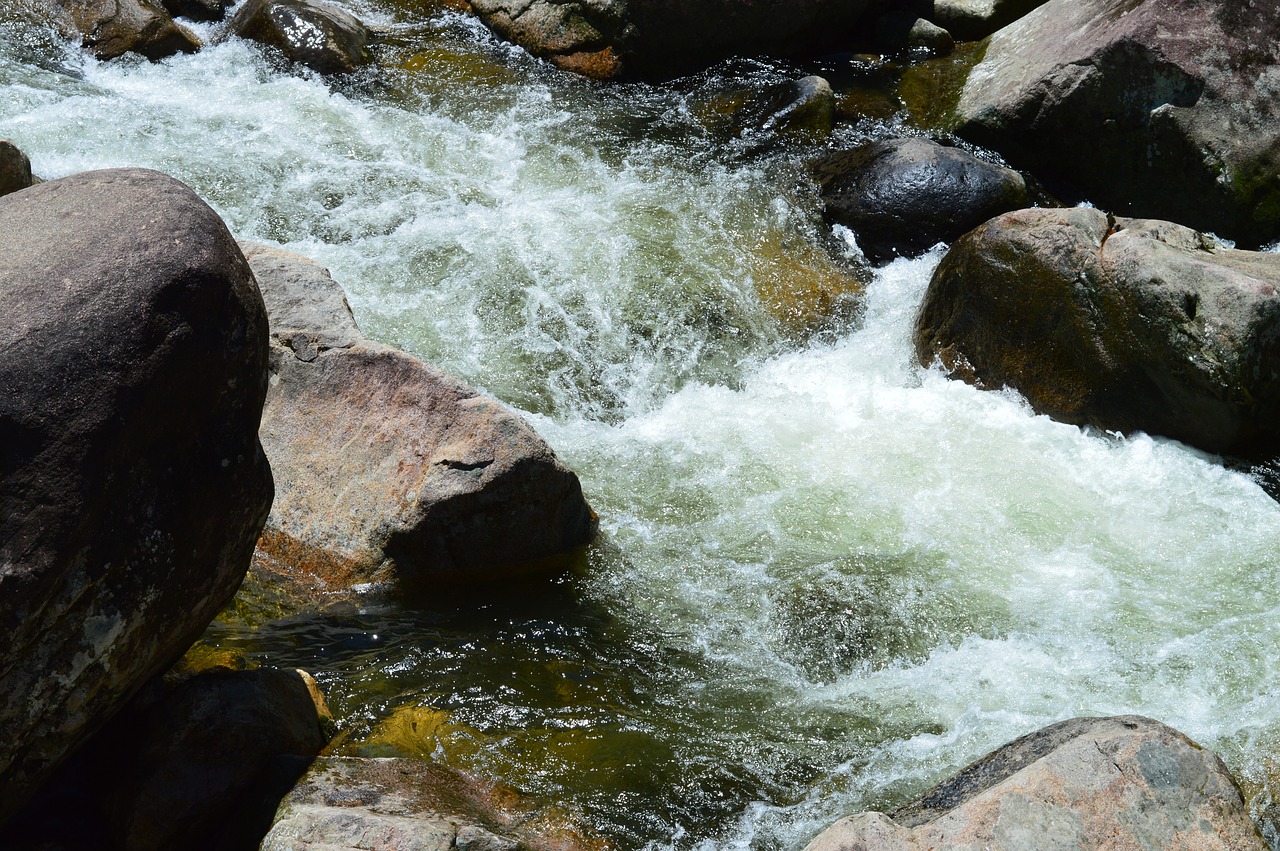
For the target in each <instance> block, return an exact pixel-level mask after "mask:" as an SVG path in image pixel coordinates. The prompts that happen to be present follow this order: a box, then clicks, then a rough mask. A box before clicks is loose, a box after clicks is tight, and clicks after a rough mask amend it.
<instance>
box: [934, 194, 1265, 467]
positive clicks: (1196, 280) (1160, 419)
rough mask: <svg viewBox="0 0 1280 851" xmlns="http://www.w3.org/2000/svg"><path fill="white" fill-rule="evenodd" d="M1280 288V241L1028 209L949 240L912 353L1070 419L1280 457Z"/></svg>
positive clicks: (1095, 213)
mask: <svg viewBox="0 0 1280 851" xmlns="http://www.w3.org/2000/svg"><path fill="white" fill-rule="evenodd" d="M1278 288H1280V255H1277V254H1271V253H1265V252H1253V251H1239V250H1235V249H1229V248H1227V247H1225V246H1224V245H1222V244H1221V243H1219V242H1217V241H1216V240H1214V239H1213V238H1211V237H1208V236H1206V235H1204V234H1201V233H1198V232H1196V231H1193V230H1190V229H1189V228H1184V227H1181V226H1180V225H1175V224H1172V223H1170V222H1161V221H1155V220H1150V219H1125V218H1115V217H1111V218H1109V217H1108V216H1107V215H1106V214H1105V213H1102V212H1101V211H1099V210H1094V209H1088V208H1074V209H1065V210H1041V209H1034V210H1019V211H1017V212H1014V213H1008V214H1005V215H1002V216H998V217H996V218H994V219H992V220H991V221H989V222H986V223H985V224H983V225H982V226H980V227H979V228H977V229H975V230H973V231H971V232H970V233H968V234H966V235H965V236H964V237H962V238H961V239H959V240H957V241H956V242H955V243H954V244H953V245H952V246H951V250H950V251H949V252H948V253H947V255H946V256H945V257H944V258H943V260H942V262H941V263H940V264H939V265H938V268H937V270H936V271H935V272H934V275H933V279H932V280H931V281H930V283H929V289H928V291H927V293H926V295H925V301H924V304H923V306H922V307H921V310H920V314H919V316H918V318H917V321H916V329H915V343H916V352H917V354H918V355H919V357H920V360H921V362H922V363H925V364H928V363H931V362H933V361H934V360H935V359H937V360H940V361H941V363H942V365H943V366H944V367H946V368H947V369H948V370H950V371H951V373H952V374H953V375H955V376H956V377H958V378H962V379H964V380H966V381H969V382H972V383H975V384H978V385H979V386H981V387H985V388H991V389H997V388H1000V387H1004V386H1008V387H1013V388H1015V389H1016V390H1018V391H1019V392H1021V393H1022V394H1023V395H1024V396H1026V397H1027V400H1028V401H1029V402H1030V403H1031V405H1032V407H1034V408H1035V409H1036V410H1037V411H1039V412H1041V413H1044V414H1048V415H1049V416H1051V417H1054V418H1055V419H1058V420H1061V421H1063V422H1069V423H1075V424H1080V425H1091V426H1094V427H1096V428H1099V429H1104V430H1111V431H1121V432H1133V431H1146V432H1150V433H1153V434H1161V435H1166V436H1168V437H1173V438H1176V439H1178V440H1182V441H1184V442H1186V443H1189V444H1191V445H1193V446H1197V447H1199V448H1201V449H1205V450H1207V451H1209V452H1215V453H1224V454H1231V455H1237V456H1241V457H1246V458H1247V457H1272V456H1273V455H1274V454H1275V453H1276V452H1277V451H1280V293H1278Z"/></svg>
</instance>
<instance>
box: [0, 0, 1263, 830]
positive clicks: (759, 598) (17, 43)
mask: <svg viewBox="0 0 1280 851" xmlns="http://www.w3.org/2000/svg"><path fill="white" fill-rule="evenodd" d="M355 9H356V11H357V12H358V13H359V14H360V15H361V16H362V17H363V18H364V19H365V20H367V21H369V22H371V23H373V24H375V25H377V26H379V27H381V28H383V29H384V30H385V31H387V32H388V33H389V40H388V43H387V44H386V45H385V46H384V47H382V48H381V53H380V66H379V67H378V68H376V69H373V70H371V71H368V72H367V73H362V74H359V75H357V76H356V77H354V78H352V79H350V80H346V81H341V82H326V81H324V80H322V79H319V78H316V77H312V76H310V75H307V74H300V73H296V72H289V71H287V70H284V69H281V68H279V67H276V66H274V65H273V64H271V63H270V62H268V61H266V60H264V59H263V58H262V55H261V54H260V53H259V52H258V51H257V50H256V49H254V48H253V47H251V46H249V45H247V44H245V43H242V42H239V41H235V40H232V41H229V42H227V43H223V44H220V45H216V46H213V47H209V48H207V49H205V50H203V51H201V52H200V53H198V54H196V55H193V56H182V57H176V58H173V59H170V60H166V61H164V62H161V63H158V64H150V63H147V62H145V61H141V60H136V61H135V60H133V59H124V60H120V61H117V62H114V63H98V62H96V61H93V60H90V59H85V58H84V57H82V56H80V55H79V54H78V52H75V51H71V52H68V53H67V54H66V56H65V58H64V59H62V60H61V63H60V64H59V63H57V62H47V61H46V62H40V63H37V62H33V61H32V60H31V57H32V55H33V53H32V51H31V50H30V49H28V48H26V47H24V46H23V45H22V43H21V39H18V38H15V37H14V34H13V31H9V32H8V34H7V35H4V36H3V37H0V137H7V138H11V139H13V140H14V141H15V142H16V143H17V144H18V145H19V146H20V147H21V148H23V149H24V150H25V151H27V152H28V153H29V154H30V155H31V159H32V164H33V167H34V170H35V171H36V173H38V174H40V175H41V176H43V177H45V178H53V177H59V176H62V175H66V174H70V173H73V172H76V171H81V170H84V169H89V168H100V167H109V166H125V165H130V166H148V167H152V168H156V169H160V170H162V171H165V172H167V173H169V174H172V175H174V176H176V177H178V178H180V179H182V180H184V181H186V182H187V183H189V184H190V185H191V186H192V187H194V188H195V189H196V191H197V192H199V193H200V194H201V195H202V196H203V197H204V198H206V199H207V200H208V201H209V202H210V203H211V204H212V205H213V206H214V207H215V208H216V209H217V211H218V212H219V213H220V214H221V215H222V216H223V217H224V219H225V220H226V221H227V223H228V225H229V226H230V227H231V229H232V230H233V231H234V232H235V233H236V234H237V235H239V236H242V237H248V238H253V239H260V240H268V241H272V242H275V243H278V244H281V245H284V246H286V247H287V248H289V249H291V250H294V251H297V252H299V253H302V254H305V255H308V256H311V257H314V258H316V259H317V260H319V261H321V262H323V263H324V264H326V265H327V266H329V267H330V268H331V269H332V271H333V274H334V276H335V278H336V279H337V280H339V281H340V282H341V283H342V284H343V285H344V286H345V287H346V289H347V291H348V293H349V295H350V300H351V304H352V307H353V310H354V312H355V314H356V317H357V320H358V321H359V323H360V324H361V326H362V328H363V329H364V330H365V332H366V333H367V334H368V335H369V336H371V337H374V338H376V339H380V340H383V341H385V342H388V343H391V344H394V345H397V346H400V347H402V348H404V349H406V350H408V351H410V352H413V353H415V354H417V355H419V356H421V357H422V358H424V359H426V360H428V361H430V362H432V363H435V364H438V365H439V366H441V367H443V368H444V369H446V370H449V371H451V372H453V373H455V374H457V375H458V376H460V377H461V378H463V379H464V380H466V381H468V382H470V383H472V384H474V385H476V386H478V387H481V388H483V389H485V390H486V391H487V392H489V393H491V394H493V395H495V396H497V397H499V398H501V399H503V400H504V401H506V402H508V403H509V404H511V405H513V406H515V407H516V408H518V409H520V410H521V411H522V412H524V413H525V414H526V416H527V417H528V418H529V419H530V421H531V422H532V423H533V424H534V426H535V427H536V428H537V429H538V430H539V431H540V432H541V433H542V435H543V436H544V437H545V438H546V439H547V440H548V442H549V443H550V444H551V445H552V446H553V447H554V448H555V449H556V451H557V453H558V454H559V455H560V456H561V457H562V458H563V459H564V461H565V462H566V463H567V464H568V465H569V466H570V467H572V468H573V469H575V470H576V471H577V472H578V474H579V475H580V477H581V479H582V482H583V486H584V489H585V491H586V493H587V496H588V499H589V500H590V502H591V503H592V505H593V507H594V508H595V509H596V510H597V511H598V513H599V514H600V536H599V540H598V541H597V542H596V543H595V544H594V545H593V546H592V547H591V548H590V549H589V551H588V552H587V554H586V555H585V557H584V559H583V563H582V564H581V565H580V566H579V568H578V569H577V570H576V571H575V573H574V574H573V575H572V576H571V577H569V578H567V579H565V580H564V581H563V582H562V583H560V584H558V585H556V586H555V587H553V588H551V589H549V590H548V591H547V592H546V593H545V594H539V595H532V596H525V597H522V598H519V599H499V600H496V601H481V602H477V601H462V602H454V601H446V600H441V601H438V602H437V603H436V604H434V605H433V604H423V605H421V606H416V607H414V606H405V605H403V604H396V603H388V602H386V601H380V600H372V599H371V601H370V604H369V605H368V606H365V607H360V608H351V609H343V610H340V611H335V612H328V613H323V614H290V615H288V616H282V617H276V618H258V619H257V620H255V619H254V618H253V617H249V616H247V615H243V613H241V615H237V616H233V617H228V618H226V619H224V621H223V622H221V623H220V624H219V625H215V628H214V629H213V631H212V632H211V638H210V640H211V641H214V642H215V643H221V644H223V645H225V646H228V647H239V648H242V649H244V650H245V651H246V652H248V653H249V654H250V655H251V656H253V657H254V659H255V661H258V662H261V663H264V664H275V665H291V666H298V667H303V668H306V669H308V670H310V671H312V672H314V673H315V674H316V676H317V677H318V679H319V680H320V682H321V683H322V685H323V686H324V688H325V690H326V692H327V693H328V696H329V701H330V704H331V706H332V707H333V709H334V710H335V714H336V716H337V717H338V720H339V726H340V727H341V728H342V730H343V732H344V735H345V736H346V738H345V739H344V742H345V744H344V745H343V747H344V748H346V752H350V753H363V754H371V755H377V754H384V755H387V754H402V753H406V752H410V753H416V755H418V756H423V757H426V758H433V759H439V760H442V761H446V762H449V763H450V764H453V765H457V766H459V767H462V768H466V769H468V770H471V771H474V772H477V773H479V774H481V775H484V776H490V777H500V778H503V780H504V781H505V782H506V783H508V784H509V785H511V786H513V787H515V788H516V789H518V790H520V791H521V792H522V793H524V794H525V795H526V796H527V797H528V798H529V799H530V800H532V801H533V802H535V803H536V804H538V805H539V806H543V807H548V808H551V807H557V808H559V810H560V811H561V812H563V813H566V814H567V815H568V817H570V818H573V819H576V820H578V821H580V822H582V823H584V824H586V825H589V826H590V827H592V828H594V829H596V830H598V831H600V832H601V833H603V834H604V835H605V836H607V837H608V838H609V839H610V840H612V842H613V843H614V844H615V845H616V846H617V847H620V848H647V849H668V848H671V849H721V848H724V849H728V848H758V849H799V848H801V847H803V845H804V844H805V843H806V842H807V841H808V839H809V838H810V837H812V835H813V834H814V833H816V832H817V831H818V830H819V829H821V828H822V827H823V826H825V825H826V824H828V823H830V822H831V821H833V820H834V819H836V818H838V817H839V816H840V815H843V814H845V813H847V812H851V811H856V810H860V809H865V808H887V807H892V806H894V805H896V804H900V803H902V802H904V801H905V800H907V799H908V798H910V797H911V796H913V795H914V794H916V793H918V792H920V791H922V790H923V789H924V788H926V787H927V786H928V785H930V784H931V783H933V782H935V781H937V780H938V779H941V778H942V777H944V776H946V775H947V774H949V773H950V772H952V771H954V770H956V769H957V768H959V767H961V766H962V765H964V764H965V763H966V762H968V761H970V760H972V759H974V758H976V757H978V756H980V755H981V754H983V753H985V752H986V751H988V750H990V749H991V748H993V747H995V746H997V745H999V744H1001V743H1003V742H1005V741H1008V740H1010V739H1012V738H1014V737H1016V736H1018V735H1021V734H1023V733H1026V732H1029V731H1031V730H1033V729H1036V728H1038V727H1040V726H1042V725H1045V724H1048V723H1051V722H1053V721H1057V720H1060V719H1064V718H1069V717H1072V716H1075V715H1081V714H1116V713H1140V714H1144V715H1149V716H1152V717H1154V718H1156V719H1159V720H1161V721H1163V722H1165V723H1167V724H1170V725H1172V726H1174V727H1176V728H1178V729H1179V730H1181V731H1183V732H1185V733H1186V734H1188V735H1189V736H1191V737H1192V738H1194V739H1196V740H1197V741H1199V742H1201V743H1202V744H1204V745H1206V746H1208V747H1211V748H1213V749H1215V750H1216V751H1218V752H1219V753H1220V754H1221V755H1222V756H1223V758H1224V759H1225V760H1226V762H1227V763H1228V765H1229V766H1230V767H1231V768H1232V770H1233V771H1234V772H1235V773H1236V775H1237V776H1238V777H1239V778H1240V779H1241V780H1242V781H1243V782H1244V783H1245V785H1246V787H1248V788H1253V787H1254V784H1257V783H1260V782H1262V781H1263V780H1265V778H1266V777H1267V775H1268V771H1269V768H1268V765H1269V762H1270V760H1271V758H1272V757H1273V756H1274V755H1275V754H1277V753H1280V696H1278V695H1277V694H1276V693H1275V690H1274V688H1273V684H1274V678H1275V671H1276V669H1277V660H1280V612H1278V611H1277V608H1278V605H1277V600H1276V595H1275V589H1276V588H1277V587H1278V586H1280V555H1278V554H1280V505H1277V503H1276V502H1275V501H1273V500H1272V499H1271V498H1270V497H1268V496H1267V494H1266V493H1264V491H1263V490H1262V489H1261V488H1260V487H1259V486H1258V484H1257V483H1255V482H1254V481H1253V480H1252V479H1250V478H1249V477H1248V476H1246V475H1244V474H1242V473H1239V472H1233V471H1229V470H1227V469H1225V468H1224V467H1223V466H1222V465H1221V464H1219V463H1218V462H1217V461H1216V460H1215V459H1214V458H1212V457H1209V456H1206V455H1204V454H1203V453H1200V452H1197V451H1195V450H1192V449H1189V448H1187V447H1186V446H1183V445H1181V444H1179V443H1176V442H1172V441H1168V440H1163V439H1159V438H1152V437H1148V436H1145V435H1134V436H1130V437H1121V436H1118V435H1112V434H1105V433H1099V432H1094V431H1088V430H1081V429H1078V428H1075V427H1072V426H1067V425H1063V424H1060V423H1055V422H1053V421H1050V420H1048V419H1046V418H1045V417H1041V416H1036V415H1035V414H1034V413H1033V412H1032V411H1031V410H1030V409H1029V407H1028V406H1027V405H1026V403H1025V402H1024V401H1023V400H1021V399H1020V398H1019V397H1018V396H1017V395H1016V394H1013V393H1009V392H980V391H977V390H975V389H973V388H971V387H969V386H966V385H965V384H963V383H961V382H956V381H951V380H948V379H947V378H946V377H945V376H944V375H943V374H941V373H940V372H938V371H937V370H931V369H923V368H921V367H919V366H918V365H916V364H915V362H914V359H913V356H912V352H911V347H910V333H911V325H912V321H913V315H914V311H915V310H916V307H917V305H918V304H919V302H920V299H921V296H922V294H923V292H924V288H925V287H926V285H927V283H928V279H929V276H930V273H931V272H932V269H933V267H934V266H935V265H936V263H937V262H938V260H939V258H940V256H941V249H935V250H934V251H933V252H932V253H930V254H928V255H926V256H925V257H923V258H920V259H916V260H909V261H908V260H902V261H897V262H895V263H892V264H890V265H889V266H887V267H885V268H883V269H881V270H879V271H877V272H876V273H875V274H874V276H873V277H872V279H871V281H870V283H869V284H868V285H867V287H866V291H865V293H864V295H863V296H862V298H861V300H860V307H859V310H858V312H857V314H856V316H855V315H853V314H852V313H851V312H850V311H847V310H846V311H840V310H837V311H836V314H837V315H836V317H835V318H834V319H832V320H830V321H827V322H825V323H822V322H819V323H817V324H816V325H815V324H814V323H813V322H806V323H801V325H803V327H797V325H796V324H795V323H794V322H791V321H788V320H787V319H786V318H785V317H784V318H783V319H780V318H779V316H778V312H777V311H776V310H771V309H770V307H769V306H768V304H767V302H768V301H769V298H766V297H764V296H763V295H762V294H768V293H770V292H773V293H776V292H777V291H778V289H779V287H781V288H782V290H784V291H785V290H787V288H788V287H790V286H791V284H792V283H794V282H798V281H804V280H808V279H815V278H816V279H829V278H831V277H832V276H833V275H834V276H837V277H838V276H839V274H840V273H839V271H838V267H839V264H838V263H833V261H832V259H831V258H830V257H829V255H828V251H829V250H831V249H830V243H831V242H832V241H833V239H834V241H835V242H839V241H840V240H844V242H845V243H847V242H848V235H847V234H835V235H834V238H833V235H832V234H831V233H829V232H828V231H827V229H826V228H825V226H824V225H823V224H822V222H821V217H820V208H821V205H820V202H819V200H818V197H817V193H816V189H815V188H814V187H813V186H812V185H811V183H810V182H809V181H808V179H807V178H806V177H805V171H804V168H803V165H802V163H801V161H800V157H799V156H798V154H797V152H796V151H795V150H794V149H788V148H779V149H777V150H775V151H773V152H772V153H763V154H747V153H744V152H743V151H740V150H735V149H734V148H733V146H731V145H726V144H725V143H724V142H723V140H722V139H719V138H718V137H717V136H716V134H715V133H714V132H712V131H711V130H709V129H708V125H707V116H708V115H709V114H711V113H713V112H714V105H715V102H716V97H717V95H718V93H720V92H722V91H724V90H725V89H726V88H728V87H730V86H729V82H732V81H729V82H726V80H727V78H728V77H734V76H736V77H737V78H738V79H746V78H750V79H754V80H756V81H762V80H771V79H776V78H778V76H779V74H780V73H781V71H780V69H779V68H778V67H776V66H771V65H766V64H758V65H753V64H747V63H738V64H736V65H732V66H724V67H723V68H722V69H721V72H722V73H720V75H719V76H717V74H710V75H706V76H704V77H700V78H697V79H693V80H688V81H684V82H683V83H681V84H678V85H670V86H664V87H651V86H644V85H626V86H609V85H601V84H597V83H592V82H588V81H584V80H579V79H576V78H571V77H569V76H567V75H563V74H560V73H558V72H555V71H552V70H550V69H549V68H548V67H547V66H545V65H543V64H542V63H540V62H537V61H535V60H532V59H531V58H529V57H528V56H527V55H525V54H523V53H522V52H521V51H519V50H516V49H514V48H511V47H509V46H506V45H503V44H501V43H500V42H498V41H497V40H495V39H494V38H493V37H492V36H490V35H489V34H488V33H487V32H486V31H484V30H483V28H481V27H479V26H478V25H477V24H475V23H474V22H473V21H470V20H469V19H467V18H465V17H464V16H461V15H458V14H456V13H452V12H444V11H441V12H434V13H430V14H421V13H414V11H413V7H412V4H409V3H407V2H406V3H404V4H402V5H397V4H395V3H389V4H388V3H383V4H381V5H376V4H374V3H373V2H371V0H370V2H364V3H358V4H355ZM204 32H205V33H206V34H207V33H208V30H207V29H206V30H204ZM881 129H882V130H883V128H881ZM123 224H124V223H122V225H123ZM848 250H850V251H852V250H853V249H852V248H850V249H848ZM833 270H835V271H833ZM837 301H839V299H837ZM407 720H408V721H413V722H415V723H417V728H416V731H413V725H412V724H408V725H407V726H406V721H407ZM406 730H411V732H409V733H406V732H405V731H406ZM1268 829H1270V827H1269V826H1268Z"/></svg>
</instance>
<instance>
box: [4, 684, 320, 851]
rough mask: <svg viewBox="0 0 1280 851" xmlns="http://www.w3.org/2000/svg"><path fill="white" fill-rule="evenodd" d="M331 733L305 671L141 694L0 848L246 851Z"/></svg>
mask: <svg viewBox="0 0 1280 851" xmlns="http://www.w3.org/2000/svg"><path fill="white" fill-rule="evenodd" d="M331 725H332V718H331V717H330V716H329V711H328V708H327V707H326V706H325V703H324V698H323V696H322V695H321V694H320V690H319V687H318V686H317V685H316V682H315V680H314V679H312V677H311V675H310V674H307V673H306V672H305V671H292V670H275V669H269V668H262V669H258V670H253V671H247V670H246V671H232V670H227V669H220V670H219V669H215V670H210V671H207V672H204V673H200V674H196V675H194V676H190V677H188V678H186V679H183V680H181V681H179V682H176V683H173V684H168V685H165V684H161V683H159V682H157V683H152V684H151V687H150V688H148V689H144V691H143V692H142V694H140V695H139V697H138V698H135V699H134V700H133V701H132V702H131V703H130V704H129V705H128V706H127V707H125V709H123V710H122V711H121V712H120V714H119V715H117V716H116V717H115V718H114V719H112V721H111V722H110V723H109V724H108V725H107V726H106V727H105V728H104V729H103V730H102V731H101V732H100V733H99V734H98V735H97V736H95V737H94V738H93V739H92V740H90V741H89V743H88V744H87V745H86V746H85V747H84V748H83V749H82V750H81V751H80V752H79V753H77V754H76V756H75V757H74V758H72V760H71V761H70V762H69V763H67V764H66V765H65V766H64V768H63V770H62V771H60V772H59V773H58V775H57V776H56V777H55V778H54V779H53V780H52V781H51V782H50V784H49V786H48V787H47V789H46V790H45V792H44V793H43V794H41V795H40V796H39V797H38V798H37V799H36V800H35V801H34V802H33V804H32V806H30V807H29V808H28V809H27V810H25V811H23V813H22V814H21V815H20V816H19V817H18V819H16V820H15V822H14V823H13V824H11V826H10V828H9V830H8V832H7V833H6V834H5V835H3V836H0V844H2V845H3V847H5V848H7V849H13V851H28V849H30V851H36V849H43V848H47V847H49V846H53V847H56V848H67V849H83V848H97V849H103V851H167V849H172V848H183V849H190V851H226V849H243V848H256V847H257V845H258V843H259V842H260V841H261V839H262V837H263V836H264V835H265V834H266V832H267V830H268V829H269V828H270V826H271V822H272V817H273V815H274V813H275V810H276V808H277V807H278V806H279V804H280V801H281V799H282V798H284V796H285V795H286V794H287V793H288V791H289V790H290V789H291V788H292V786H293V784H294V783H295V782H296V781H297V779H298V778H299V777H300V776H302V774H303V772H304V771H305V770H306V767H307V765H308V764H309V763H310V761H311V760H312V759H313V758H314V757H315V756H316V755H317V754H319V753H320V751H321V749H322V748H323V747H324V745H325V743H326V742H327V741H328V735H327V731H326V728H327V727H329V726H331Z"/></svg>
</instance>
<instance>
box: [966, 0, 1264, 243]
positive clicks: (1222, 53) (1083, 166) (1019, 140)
mask: <svg viewBox="0 0 1280 851" xmlns="http://www.w3.org/2000/svg"><path fill="white" fill-rule="evenodd" d="M1278 36H1280V5H1277V4H1275V3H1239V2H1234V0H1140V2H1137V1H1136V0H1135V2H1125V3H1117V2H1114V0H1049V2H1047V3H1045V4H1044V5H1043V6H1041V7H1039V8H1038V9H1036V10H1035V11H1033V12H1031V13H1030V14H1028V15H1026V16H1025V17H1023V18H1021V19H1019V20H1018V21H1016V22H1015V23H1013V24H1011V25H1009V26H1008V27H1005V28H1004V29H1002V30H1000V31H999V32H997V33H996V34H995V35H994V36H992V38H991V42H990V45H989V46H988V48H987V50H986V54H985V56H984V58H983V59H982V61H981V62H980V63H978V64H977V66H976V67H974V69H973V70H972V72H971V73H970V75H969V78H968V80H967V82H966V83H965V85H964V90H963V92H962V94H961V96H960V99H959V104H958V106H957V108H956V117H957V121H958V127H957V132H958V133H959V134H960V135H962V136H964V137H965V138H968V139H971V140H972V141H975V142H977V143H979V144H981V145H984V146H986V147H989V148H992V149H994V150H997V151H1000V152H1001V153H1002V154H1003V155H1004V156H1005V157H1006V158H1007V159H1008V160H1009V161H1010V162H1011V163H1013V164H1014V165H1016V166H1018V167H1019V168H1026V169H1028V170H1030V171H1032V172H1034V173H1035V174H1036V175H1037V176H1039V177H1040V178H1041V179H1043V180H1045V181H1046V183H1048V184H1049V185H1050V188H1051V189H1054V190H1055V191H1056V194H1060V195H1064V196H1066V197H1071V196H1073V195H1074V197H1077V198H1079V197H1082V196H1083V197H1087V198H1088V200H1090V201H1092V202H1093V203H1095V204H1098V205H1099V206H1102V207H1105V208H1107V209H1110V210H1112V211H1114V212H1116V213H1117V214H1124V215H1131V216H1144V217H1152V218H1161V219H1168V220H1171V221H1175V222H1179V223H1180V224H1185V225H1188V226H1190V227H1194V228H1197V229H1199V230H1203V231H1208V232H1213V233H1216V234H1221V235H1222V236H1226V237H1230V238H1231V239H1235V240H1237V241H1240V242H1241V243H1242V244H1244V245H1245V246H1246V247H1254V246H1257V245H1262V244H1266V243H1269V242H1272V241H1275V240H1276V239H1277V238H1280V38H1278ZM1055 182H1056V184H1057V185H1055ZM1063 190H1065V191H1063Z"/></svg>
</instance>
